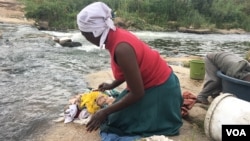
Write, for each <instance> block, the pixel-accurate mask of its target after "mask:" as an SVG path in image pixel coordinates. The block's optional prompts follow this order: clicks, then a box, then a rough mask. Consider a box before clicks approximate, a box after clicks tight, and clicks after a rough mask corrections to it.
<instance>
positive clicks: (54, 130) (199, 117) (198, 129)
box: [0, 0, 211, 141]
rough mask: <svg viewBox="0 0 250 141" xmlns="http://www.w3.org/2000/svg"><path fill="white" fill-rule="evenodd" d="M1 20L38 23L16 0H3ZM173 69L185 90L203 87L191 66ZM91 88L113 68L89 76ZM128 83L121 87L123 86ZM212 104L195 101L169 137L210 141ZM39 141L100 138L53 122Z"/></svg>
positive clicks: (108, 76) (0, 1) (109, 77)
mask: <svg viewBox="0 0 250 141" xmlns="http://www.w3.org/2000/svg"><path fill="white" fill-rule="evenodd" d="M0 22H3V23H14V24H34V21H32V20H27V19H26V18H25V16H24V11H23V6H22V5H20V4H19V3H18V1H16V0H0ZM196 58H197V57H185V58H166V60H168V61H169V62H183V61H188V60H190V59H196ZM172 68H173V70H174V71H175V73H176V75H177V76H178V78H179V79H180V84H181V88H182V91H183V92H184V91H189V92H191V93H193V94H195V95H197V93H198V92H199V91H200V90H201V87H202V83H203V80H193V79H190V77H189V68H184V67H182V66H175V65H172ZM85 79H86V80H88V85H89V86H90V87H94V88H96V87H97V86H98V85H99V84H100V83H101V82H103V81H111V80H112V79H113V77H112V74H111V71H110V70H103V71H99V72H95V73H92V74H89V75H87V76H86V78H85ZM123 87H124V85H122V86H121V87H119V88H118V90H121V89H123ZM206 109H208V107H206V106H204V105H201V104H195V105H194V107H193V108H192V109H191V110H190V111H189V116H188V117H186V118H185V119H183V122H184V124H183V126H182V128H181V130H180V135H178V136H174V137H169V138H171V139H173V140H174V141H201V140H202V141H210V140H211V139H209V138H208V137H206V135H205V132H204V127H203V126H204V118H205V115H206ZM35 140H37V141H58V140H60V141H100V137H99V135H98V131H95V132H91V133H88V132H86V129H85V126H83V125H79V124H76V123H69V124H64V123H55V122H51V126H50V127H46V128H44V131H43V132H42V133H39V134H38V135H37V136H36V139H35Z"/></svg>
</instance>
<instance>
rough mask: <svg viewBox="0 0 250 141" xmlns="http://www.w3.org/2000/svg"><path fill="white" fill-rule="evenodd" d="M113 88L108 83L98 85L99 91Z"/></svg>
mask: <svg viewBox="0 0 250 141" xmlns="http://www.w3.org/2000/svg"><path fill="white" fill-rule="evenodd" d="M112 88H113V86H112V84H109V83H102V84H100V85H99V86H98V90H99V91H102V92H103V91H105V90H111V89H112Z"/></svg>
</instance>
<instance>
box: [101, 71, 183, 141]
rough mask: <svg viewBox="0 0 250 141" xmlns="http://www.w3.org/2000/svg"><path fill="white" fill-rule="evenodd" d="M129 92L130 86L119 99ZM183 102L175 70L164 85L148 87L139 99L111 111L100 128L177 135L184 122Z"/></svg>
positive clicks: (119, 132)
mask: <svg viewBox="0 0 250 141" xmlns="http://www.w3.org/2000/svg"><path fill="white" fill-rule="evenodd" d="M127 93H128V91H127V90H124V91H122V92H121V94H120V95H119V96H118V97H117V101H118V100H120V99H121V98H122V97H123V96H125V95H126V94H127ZM182 103H183V98H182V95H181V89H180V83H179V80H178V78H177V77H176V75H175V74H174V73H172V74H171V76H170V77H169V79H168V80H167V81H166V82H165V83H163V84H162V85H159V86H156V87H153V88H149V89H147V90H145V95H144V97H143V98H142V100H140V101H139V102H136V103H135V104H133V105H131V106H129V107H127V108H125V109H123V110H121V111H118V112H115V113H113V114H110V115H109V117H108V119H107V121H106V122H105V123H104V124H102V125H101V127H100V130H101V132H106V133H115V134H117V135H120V136H134V135H139V136H142V137H148V136H152V135H166V136H172V135H178V134H179V129H180V127H181V126H182V124H183V123H182V117H181V106H182Z"/></svg>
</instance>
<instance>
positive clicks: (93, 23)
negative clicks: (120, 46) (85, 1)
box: [77, 2, 116, 47]
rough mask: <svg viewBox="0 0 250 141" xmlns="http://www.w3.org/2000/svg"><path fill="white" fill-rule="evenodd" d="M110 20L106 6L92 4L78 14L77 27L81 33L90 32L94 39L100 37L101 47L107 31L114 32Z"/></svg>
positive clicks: (98, 3)
mask: <svg viewBox="0 0 250 141" xmlns="http://www.w3.org/2000/svg"><path fill="white" fill-rule="evenodd" d="M111 18H112V15H111V9H110V8H109V7H108V6H107V5H106V4H104V3H102V2H94V3H92V4H90V5H88V6H86V7H85V8H83V9H82V10H81V12H80V13H78V15H77V25H78V28H79V29H80V30H81V31H83V32H92V33H93V35H94V37H98V36H100V35H101V39H100V47H102V46H103V44H104V42H105V40H106V38H107V36H108V32H109V30H110V29H112V30H114V31H115V30H116V28H115V25H114V22H113V21H112V19H111Z"/></svg>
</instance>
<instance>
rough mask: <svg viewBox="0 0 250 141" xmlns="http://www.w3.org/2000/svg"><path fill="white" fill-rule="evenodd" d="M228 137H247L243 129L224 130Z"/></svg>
mask: <svg viewBox="0 0 250 141" xmlns="http://www.w3.org/2000/svg"><path fill="white" fill-rule="evenodd" d="M226 132H227V135H228V136H247V134H246V132H245V130H244V129H226Z"/></svg>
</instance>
